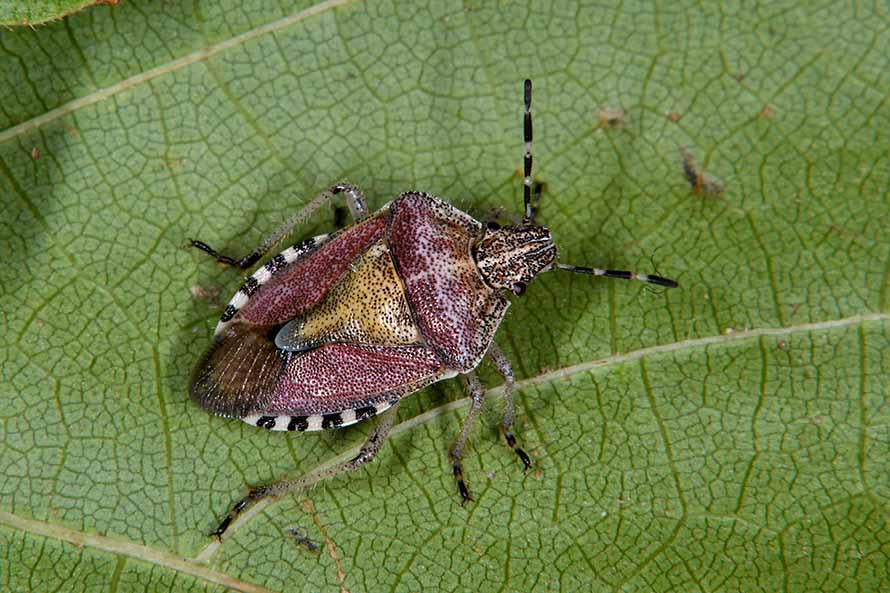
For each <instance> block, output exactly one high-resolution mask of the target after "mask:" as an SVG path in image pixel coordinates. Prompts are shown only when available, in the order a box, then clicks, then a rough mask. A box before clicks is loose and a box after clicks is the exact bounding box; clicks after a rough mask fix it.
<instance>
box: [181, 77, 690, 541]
mask: <svg viewBox="0 0 890 593" xmlns="http://www.w3.org/2000/svg"><path fill="white" fill-rule="evenodd" d="M531 91H532V84H531V81H529V80H526V81H525V94H524V98H525V113H524V119H523V123H524V125H523V137H524V141H525V144H524V157H523V169H524V181H523V201H524V207H525V211H524V219H523V221H522V223H521V224H519V225H513V226H504V227H501V226H498V225H497V224H496V223H489V224H487V225H486V224H482V223H481V222H479V221H477V220H475V219H474V218H472V217H470V216H469V215H468V214H466V213H464V212H462V211H460V210H458V209H457V208H454V207H453V206H451V205H449V204H448V203H446V202H445V201H443V200H442V199H440V198H438V197H435V196H432V195H430V194H427V193H423V192H417V191H409V192H405V193H403V194H401V195H400V196H398V197H397V198H396V199H394V200H392V201H391V202H389V203H388V204H386V205H385V206H383V207H382V208H381V209H380V210H378V211H377V212H375V213H373V214H368V211H367V208H366V206H365V197H364V195H363V194H362V192H361V191H360V190H359V189H358V188H357V187H355V186H352V185H349V184H345V183H340V184H337V185H334V186H333V187H331V188H330V189H328V190H327V191H326V192H324V193H322V194H320V195H319V196H317V197H316V198H315V199H313V200H312V201H311V202H309V204H308V205H306V206H305V207H304V208H303V209H302V210H301V211H299V212H298V213H297V214H296V215H294V216H293V217H292V218H291V219H290V220H288V221H287V222H286V223H285V224H284V225H282V227H281V228H279V229H278V230H277V231H276V232H275V233H274V234H272V236H270V237H269V238H268V239H266V240H265V241H264V242H263V243H262V244H261V245H260V246H259V247H257V248H256V249H255V250H254V251H253V252H251V253H250V254H248V255H246V256H245V257H243V258H240V259H236V258H232V257H227V256H224V255H220V254H218V253H217V252H216V251H214V250H213V249H212V248H210V247H209V246H208V245H207V244H205V243H202V242H201V241H195V240H193V241H192V242H191V243H192V245H193V246H195V247H197V248H199V249H201V250H203V251H205V252H207V253H208V254H210V255H211V256H213V257H215V258H216V260H217V261H218V262H221V263H223V264H227V265H230V266H234V267H238V268H242V269H247V268H251V267H252V266H253V265H254V264H255V263H256V262H258V261H259V260H260V258H262V257H263V256H264V255H265V254H266V253H267V252H268V251H269V250H270V249H271V248H272V247H273V246H274V245H275V244H276V243H277V242H278V241H279V240H280V239H282V238H283V237H284V236H285V235H286V234H288V233H289V232H290V231H291V230H292V229H293V228H294V227H295V226H296V225H297V224H299V223H301V222H303V221H305V220H306V219H307V218H308V217H309V215H310V214H311V213H312V212H313V211H314V210H316V209H318V208H319V207H321V206H322V205H324V204H325V203H327V202H329V201H331V200H332V199H334V198H335V197H336V196H343V197H344V198H345V201H346V205H347V206H348V207H349V210H350V212H351V214H352V216H353V218H354V219H355V223H354V224H352V225H351V226H349V227H346V228H344V229H342V230H339V231H336V232H334V233H331V234H330V235H322V236H318V237H314V238H312V239H307V240H305V241H303V242H301V243H298V244H296V245H294V246H293V247H289V248H287V249H285V250H284V251H282V252H281V253H279V254H278V255H276V256H274V257H272V258H271V259H270V260H268V261H267V262H266V263H265V264H264V265H262V266H260V267H259V268H258V269H257V270H256V271H255V272H254V273H253V274H252V275H251V276H250V277H248V278H247V281H246V282H245V283H244V285H243V286H242V287H241V288H240V289H239V290H238V292H237V293H235V296H234V297H232V299H231V300H230V301H229V304H228V306H226V308H225V311H224V312H223V314H222V317H221V318H220V320H219V323H218V324H217V326H216V332H215V333H214V338H213V344H212V345H211V346H210V349H209V351H208V352H207V354H205V355H204V357H203V358H202V359H201V361H200V362H199V363H198V366H197V368H196V369H195V371H194V375H193V377H192V382H191V396H192V399H193V400H194V401H196V402H197V403H198V404H200V405H201V406H203V407H204V408H205V409H207V410H208V411H210V412H213V413H214V414H219V415H221V416H227V417H234V418H240V419H242V420H244V421H245V422H249V423H251V424H254V425H256V426H258V427H261V428H266V429H270V430H288V431H314V430H324V429H329V428H339V427H342V426H348V425H350V424H354V423H356V422H360V421H362V420H365V419H368V418H371V417H374V416H382V417H381V418H380V420H379V422H378V424H377V425H376V427H375V429H374V430H373V431H372V432H371V435H370V437H369V438H368V439H367V441H366V442H365V444H364V445H363V446H362V448H361V451H360V453H359V454H358V456H356V457H355V458H354V459H352V460H350V461H347V462H345V463H343V464H341V465H339V466H337V467H334V468H332V469H329V470H324V471H322V472H317V473H314V474H310V475H307V476H304V477H302V478H299V479H297V480H291V481H282V482H277V483H274V484H271V485H268V486H262V487H259V488H253V489H251V490H250V492H249V493H248V495H247V496H246V497H245V498H243V499H241V500H240V501H239V502H238V503H237V504H236V505H235V506H234V507H233V508H232V510H231V512H230V513H229V514H228V516H227V517H226V518H225V519H224V520H223V521H222V523H221V524H220V525H219V527H218V528H217V529H216V531H215V532H214V535H217V536H221V535H222V534H223V532H224V531H225V530H226V528H227V527H228V526H229V524H230V523H231V522H232V520H234V518H235V517H236V516H237V515H238V513H240V512H241V511H242V510H243V509H244V508H245V507H247V506H248V505H249V504H251V503H252V502H254V501H256V500H258V499H261V498H264V497H267V496H278V495H281V494H284V493H286V492H292V491H297V490H301V489H304V488H306V487H308V486H310V485H312V484H314V483H316V482H318V481H320V480H322V479H324V478H326V477H330V476H333V475H336V474H339V473H342V472H346V471H349V470H353V469H356V468H358V467H359V466H361V465H362V464H364V463H367V462H368V461H370V460H372V459H373V458H374V456H375V455H376V454H377V453H378V451H380V448H381V447H382V445H383V442H384V440H385V439H386V435H387V433H388V432H389V429H390V428H391V427H392V424H393V421H394V418H395V411H396V409H397V408H398V405H399V401H400V400H401V399H402V398H403V397H405V396H407V395H410V394H411V393H414V392H415V391H418V390H420V389H421V388H423V387H426V386H427V385H429V384H431V383H434V382H436V381H441V380H442V379H447V378H450V377H454V376H456V375H460V376H461V377H462V379H463V381H464V383H465V385H466V387H467V389H468V391H469V394H470V396H471V400H472V405H471V407H470V411H469V414H468V415H467V419H466V420H465V421H464V425H463V427H462V429H461V431H460V434H459V435H458V437H457V440H456V442H455V444H454V446H453V447H452V448H451V462H452V468H453V471H454V476H455V479H456V481H457V486H458V491H459V493H460V496H461V498H462V501H463V502H466V501H468V500H470V492H469V489H468V488H467V485H466V483H465V481H464V478H463V471H462V469H461V456H462V454H463V450H464V446H465V444H466V442H467V437H468V436H469V434H470V430H471V428H472V426H473V423H474V422H475V420H476V418H477V417H478V415H479V411H480V410H481V408H482V396H483V389H482V387H481V385H480V383H479V381H478V380H477V378H476V374H475V372H474V370H475V369H476V367H477V366H478V365H479V364H480V363H481V362H482V360H483V359H484V358H485V357H488V358H489V360H491V361H492V362H493V364H494V365H495V367H496V368H497V369H498V371H499V372H500V374H501V375H503V377H504V381H505V389H504V403H505V405H504V414H503V418H502V420H501V430H502V431H503V434H504V437H505V439H506V442H507V444H508V445H509V446H510V447H511V448H512V449H513V450H514V451H515V452H516V455H517V456H518V457H519V459H520V460H521V461H522V463H523V465H524V466H525V468H529V467H531V460H530V459H529V456H528V455H527V454H526V453H525V451H523V450H522V449H521V448H520V447H519V446H518V444H517V441H516V437H515V436H514V435H513V432H512V430H513V397H512V387H513V369H512V368H511V366H510V362H509V361H508V360H507V358H506V357H505V356H504V355H503V354H502V353H501V351H500V349H499V348H498V347H497V345H496V344H495V343H494V341H493V338H494V334H495V332H496V331H497V329H498V326H499V325H500V323H501V321H502V320H503V318H504V314H505V313H506V311H507V308H508V307H509V306H510V301H509V300H508V298H507V295H509V294H513V295H521V294H522V293H523V292H524V291H525V289H526V286H527V285H528V284H529V283H530V282H531V281H532V280H534V279H535V278H536V277H537V276H538V274H540V273H542V272H546V271H550V270H567V271H570V272H578V273H582V274H590V275H593V276H607V277H611V278H623V279H628V280H641V281H643V282H648V283H650V284H656V285H658V286H664V287H668V288H673V287H676V286H677V283H676V282H674V281H673V280H669V279H667V278H662V277H661V276H655V275H643V274H634V273H632V272H625V271H619V270H603V269H598V268H584V267H578V266H570V265H567V264H562V263H559V262H557V260H556V254H557V252H556V246H555V244H554V243H553V239H552V238H551V236H550V231H549V230H548V229H547V228H546V227H544V226H541V225H539V224H537V222H536V210H537V208H536V207H537V203H538V200H539V198H540V185H538V186H537V187H535V188H534V198H535V199H534V200H533V199H532V193H533V192H532V189H533V188H532V185H533V184H532V175H531V173H532V114H531Z"/></svg>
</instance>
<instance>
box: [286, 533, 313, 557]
mask: <svg viewBox="0 0 890 593" xmlns="http://www.w3.org/2000/svg"><path fill="white" fill-rule="evenodd" d="M285 531H287V533H288V534H289V535H290V536H291V538H293V540H294V543H295V544H297V545H298V546H301V547H303V548H306V550H308V551H309V552H312V553H313V554H320V553H321V545H320V544H317V543H315V542H314V541H312V540H311V539H309V537H308V536H306V535H303V532H302V531H300V530H299V529H296V528H294V527H288V528H287V529H286V530H285Z"/></svg>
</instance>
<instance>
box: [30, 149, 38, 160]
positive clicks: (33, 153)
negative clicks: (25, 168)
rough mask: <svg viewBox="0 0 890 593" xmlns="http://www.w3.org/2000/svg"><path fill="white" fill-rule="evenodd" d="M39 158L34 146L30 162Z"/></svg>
mask: <svg viewBox="0 0 890 593" xmlns="http://www.w3.org/2000/svg"><path fill="white" fill-rule="evenodd" d="M39 158H40V149H39V148H37V147H36V146H35V147H34V148H32V149H31V160H34V161H36V160H37V159H39Z"/></svg>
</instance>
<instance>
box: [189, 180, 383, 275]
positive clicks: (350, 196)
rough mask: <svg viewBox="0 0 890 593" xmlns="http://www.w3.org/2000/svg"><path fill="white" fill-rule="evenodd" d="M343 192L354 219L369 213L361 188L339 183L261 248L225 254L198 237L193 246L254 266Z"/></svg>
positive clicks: (224, 259)
mask: <svg viewBox="0 0 890 593" xmlns="http://www.w3.org/2000/svg"><path fill="white" fill-rule="evenodd" d="M340 194H343V195H344V197H345V199H346V206H347V207H348V208H349V212H350V213H351V214H352V217H353V219H354V220H359V219H361V218H364V217H365V216H366V215H367V214H368V208H367V205H366V202H365V195H364V194H363V193H362V191H361V190H360V189H359V188H357V187H356V186H354V185H351V184H349V183H338V184H336V185H333V186H331V187H330V188H328V189H327V190H325V191H323V192H322V193H320V194H318V195H317V196H315V197H314V198H312V201H310V202H309V203H308V204H306V205H305V206H303V208H301V209H300V210H299V211H297V213H296V214H294V215H293V216H292V217H291V218H289V219H288V220H287V221H286V222H285V223H284V224H283V225H281V226H280V227H279V228H278V230H276V231H275V232H274V233H272V234H271V235H270V236H269V237H267V238H266V239H265V240H264V241H263V242H262V243H260V245H259V247H257V248H256V249H254V250H253V251H251V252H250V253H248V254H247V255H245V256H244V257H241V258H235V257H231V256H228V255H223V254H221V253H219V252H218V251H216V250H215V249H213V248H212V247H210V245H208V244H207V243H204V242H203V241H198V240H197V239H191V240H190V243H191V246H192V247H196V248H198V249H200V250H201V251H203V252H205V253H207V254H208V255H210V256H211V257H213V258H215V259H216V261H217V262H219V263H221V264H224V265H227V266H232V267H235V268H240V269H242V270H246V269H248V268H250V267H252V266H253V265H254V264H255V263H256V262H258V261H259V260H260V259H261V258H262V257H263V256H264V255H266V254H267V253H268V252H269V250H270V249H271V248H272V247H273V246H274V245H275V244H276V243H278V242H279V241H280V240H281V239H282V238H283V237H284V236H285V235H287V234H288V233H290V232H291V231H292V230H293V229H294V227H295V226H297V225H298V224H301V223H303V222H305V221H306V220H308V219H309V217H310V216H311V215H312V213H313V212H315V211H316V210H318V209H319V208H320V207H322V206H323V205H324V204H326V203H328V202H330V201H331V200H333V199H334V197H336V196H338V195H340Z"/></svg>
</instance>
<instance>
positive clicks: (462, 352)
mask: <svg viewBox="0 0 890 593" xmlns="http://www.w3.org/2000/svg"><path fill="white" fill-rule="evenodd" d="M538 228H542V229H543V227H538ZM485 235H486V228H485V227H484V226H483V225H482V224H481V223H480V222H478V221H476V220H475V219H473V218H472V217H470V216H468V215H467V214H465V213H463V212H461V211H460V210H458V209H456V208H454V207H452V206H450V205H449V204H447V203H445V202H444V201H442V200H440V199H438V198H436V197H434V196H431V195H428V194H424V193H419V192H409V193H405V194H402V195H401V196H399V197H398V198H397V199H396V200H394V201H392V202H391V203H389V204H388V205H386V206H384V207H383V208H382V209H380V210H379V211H377V212H376V213H374V214H373V215H371V216H370V217H368V218H366V219H364V220H362V221H360V222H358V223H356V224H355V225H353V226H351V227H348V228H346V229H344V230H342V231H340V232H338V233H335V234H333V235H331V236H323V237H316V238H315V239H313V240H309V241H306V242H304V243H302V244H299V245H296V246H294V247H292V248H289V249H287V250H285V251H283V252H282V253H280V254H278V255H276V256H275V257H273V258H272V259H271V260H269V262H267V263H266V264H265V265H264V266H262V267H260V268H259V269H258V270H257V271H256V272H255V273H254V274H253V275H252V276H251V277H250V278H248V280H247V282H245V284H244V285H243V286H242V287H241V289H240V290H239V291H238V293H237V294H236V295H235V297H233V298H232V300H231V302H230V303H229V306H228V307H227V308H226V311H225V313H224V314H223V316H222V318H221V320H220V322H219V324H218V326H217V329H216V333H215V337H214V342H213V345H212V346H211V348H210V350H209V352H208V353H207V354H206V355H205V357H204V358H203V360H202V361H201V363H200V364H199V365H198V367H197V369H196V371H195V375H194V377H193V381H192V389H191V392H192V397H193V399H195V401H197V402H198V403H200V404H201V405H202V406H204V407H205V408H207V409H208V410H210V411H212V412H214V413H216V414H220V415H224V416H230V417H240V418H243V419H244V420H245V421H247V422H251V423H253V424H256V425H257V426H261V427H264V428H269V429H273V430H320V429H325V428H335V427H338V426H345V425H348V424H352V423H354V422H358V421H360V420H363V419H365V418H369V417H372V416H375V415H377V414H379V413H381V412H382V411H383V410H385V409H386V408H388V407H390V406H391V405H392V404H393V403H395V401H397V400H398V399H399V398H401V397H403V396H405V395H407V394H410V393H413V392H415V391H417V390H419V389H421V388H423V387H425V386H426V385H429V384H431V383H434V382H436V381H439V380H441V379H445V378H448V377H452V376H454V375H456V374H458V373H466V372H468V371H471V370H472V369H474V368H475V367H476V366H477V365H478V364H479V363H480V361H481V360H482V358H483V357H484V355H485V353H486V351H487V350H488V348H489V345H490V344H491V342H492V339H493V337H494V334H495V332H496V330H497V328H498V326H499V325H500V323H501V320H502V319H503V317H504V314H505V312H506V311H507V308H508V307H509V301H508V300H507V299H506V298H505V297H504V295H503V292H504V291H503V287H493V286H489V284H487V283H486V281H485V278H484V277H483V275H482V274H481V273H480V270H479V266H478V264H477V261H476V250H477V248H479V247H480V246H481V245H482V244H483V239H484V237H485ZM547 239H548V240H549V233H548V234H547ZM550 245H551V247H552V242H551V243H550ZM553 256H555V248H553V252H552V255H549V257H550V259H551V260H552V257H553ZM548 263H549V260H548ZM536 272H537V271H535V273H536Z"/></svg>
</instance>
